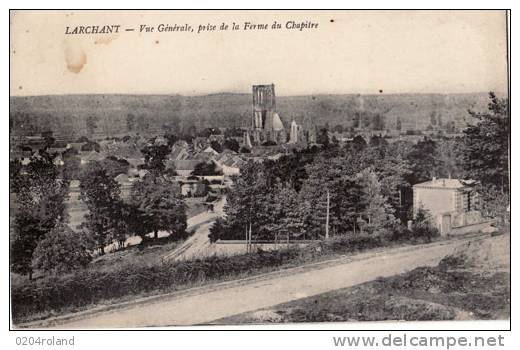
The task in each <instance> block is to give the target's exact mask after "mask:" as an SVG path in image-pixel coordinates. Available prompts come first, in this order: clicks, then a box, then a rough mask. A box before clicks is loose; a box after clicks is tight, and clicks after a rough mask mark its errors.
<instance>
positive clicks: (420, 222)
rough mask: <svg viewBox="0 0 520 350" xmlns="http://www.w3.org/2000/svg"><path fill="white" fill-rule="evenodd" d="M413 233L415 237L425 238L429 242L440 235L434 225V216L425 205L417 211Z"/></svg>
mask: <svg viewBox="0 0 520 350" xmlns="http://www.w3.org/2000/svg"><path fill="white" fill-rule="evenodd" d="M412 234H413V236H414V237H415V238H423V239H426V241H428V242H431V240H432V238H433V237H435V236H438V235H439V231H438V230H437V228H436V227H434V226H433V218H432V216H431V214H430V212H429V211H428V210H427V209H425V208H424V207H423V206H420V207H419V208H418V209H417V211H416V212H415V216H414V221H413V224H412Z"/></svg>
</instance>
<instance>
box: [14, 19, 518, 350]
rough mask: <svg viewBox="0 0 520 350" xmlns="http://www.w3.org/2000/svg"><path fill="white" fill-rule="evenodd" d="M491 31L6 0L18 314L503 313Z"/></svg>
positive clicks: (505, 266) (504, 212)
mask: <svg viewBox="0 0 520 350" xmlns="http://www.w3.org/2000/svg"><path fill="white" fill-rule="evenodd" d="M507 28H508V13H507V12H506V11H498V10H489V11H459V10H457V11H456V10H443V11H440V10H438V11H437V10H436V11H430V10H413V11H408V10H402V11H401V10H400V11H383V10H381V11H339V10H337V11H329V10H327V11H293V10H291V11H275V10H270V11H245V10H241V11H231V10H226V11H216V10H212V11H209V10H205V11H180V10H176V11H173V10H172V11H148V10H146V11H145V10H134V11H121V10H117V11H115V10H113V11H109V10H96V11H87V10H60V11H57V10H56V11H44V10H34V11H29V10H15V11H10V47H9V58H10V100H9V102H10V106H9V107H10V111H9V145H10V153H9V155H10V160H9V193H10V198H9V200H10V201H9V205H10V207H9V219H10V222H9V228H10V231H9V243H10V246H9V249H10V251H9V253H10V254H9V255H10V259H9V264H10V266H9V268H10V297H11V298H10V305H11V309H10V310H11V315H10V317H11V323H12V327H13V328H16V329H42V328H45V329H50V328H52V329H100V328H110V329H112V328H118V329H120V328H141V327H143V328H144V327H175V326H200V325H204V326H208V325H215V327H221V326H229V325H265V324H269V325H270V326H271V327H273V328H275V327H277V326H278V324H282V323H283V324H292V325H297V324H301V323H306V322H312V323H321V322H335V323H342V324H345V326H346V327H347V326H348V324H350V323H353V322H365V321H439V320H441V321H452V322H450V323H449V324H453V327H454V328H456V327H457V322H458V321H462V320H465V321H476V320H502V321H506V322H508V321H509V319H510V307H511V306H510V305H511V291H510V278H511V272H510V215H509V213H510V192H509V191H510V114H509V110H510V108H509V90H508V81H509V80H508V40H507V38H508V30H507ZM504 323H505V322H504ZM401 324H403V323H401ZM404 324H406V323H404ZM400 327H401V326H400ZM63 341H64V344H62V345H67V344H66V340H63ZM69 345H70V344H69Z"/></svg>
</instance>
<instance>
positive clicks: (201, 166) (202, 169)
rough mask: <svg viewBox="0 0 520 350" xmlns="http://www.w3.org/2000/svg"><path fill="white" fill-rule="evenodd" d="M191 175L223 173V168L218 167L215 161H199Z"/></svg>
mask: <svg viewBox="0 0 520 350" xmlns="http://www.w3.org/2000/svg"><path fill="white" fill-rule="evenodd" d="M191 175H196V176H216V175H222V170H220V169H217V165H216V164H215V162H212V161H209V162H201V163H197V164H196V165H195V167H194V168H193V171H192V172H191Z"/></svg>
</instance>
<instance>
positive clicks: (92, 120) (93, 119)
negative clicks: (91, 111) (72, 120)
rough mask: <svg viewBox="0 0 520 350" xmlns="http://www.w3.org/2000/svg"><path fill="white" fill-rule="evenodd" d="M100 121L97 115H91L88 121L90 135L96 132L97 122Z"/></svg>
mask: <svg viewBox="0 0 520 350" xmlns="http://www.w3.org/2000/svg"><path fill="white" fill-rule="evenodd" d="M98 121H99V117H98V116H95V115H89V116H88V117H87V119H86V124H87V131H88V133H89V135H91V136H92V134H94V131H95V130H96V129H97V122H98Z"/></svg>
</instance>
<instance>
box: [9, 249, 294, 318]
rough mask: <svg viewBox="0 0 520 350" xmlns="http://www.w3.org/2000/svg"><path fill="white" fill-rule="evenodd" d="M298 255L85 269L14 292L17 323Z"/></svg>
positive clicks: (252, 268)
mask: <svg viewBox="0 0 520 350" xmlns="http://www.w3.org/2000/svg"><path fill="white" fill-rule="evenodd" d="M299 255H300V251H299V250H298V249H286V250H278V251H268V252H262V251H261V252H258V253H255V254H245V255H238V256H232V257H208V258H204V259H197V260H192V261H180V262H172V263H163V264H157V265H151V266H149V265H138V266H136V265H128V266H124V267H118V268H117V269H114V270H111V271H98V270H94V269H85V270H81V271H78V272H77V273H75V274H70V275H63V276H54V277H50V278H46V279H40V280H37V281H34V282H32V283H31V282H26V283H24V284H22V285H18V286H13V287H12V291H11V305H12V315H13V320H14V322H20V321H21V320H23V319H24V318H27V317H28V316H30V315H34V314H43V315H44V314H45V313H47V314H48V313H51V312H52V313H55V312H59V311H63V310H65V309H69V310H70V309H71V308H79V307H85V306H87V305H90V304H93V303H96V302H99V301H102V300H110V299H114V298H120V297H124V296H128V295H132V294H134V295H135V294H140V293H145V292H152V291H163V292H167V291H172V290H177V289H180V288H181V287H183V286H184V287H185V286H189V285H190V284H198V283H202V282H204V281H210V280H218V279H222V278H225V277H228V276H238V275H241V274H244V273H247V272H251V271H259V270H262V269H266V268H272V267H278V266H281V265H284V264H286V263H288V262H291V261H295V260H296V259H297V258H298V257H299Z"/></svg>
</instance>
